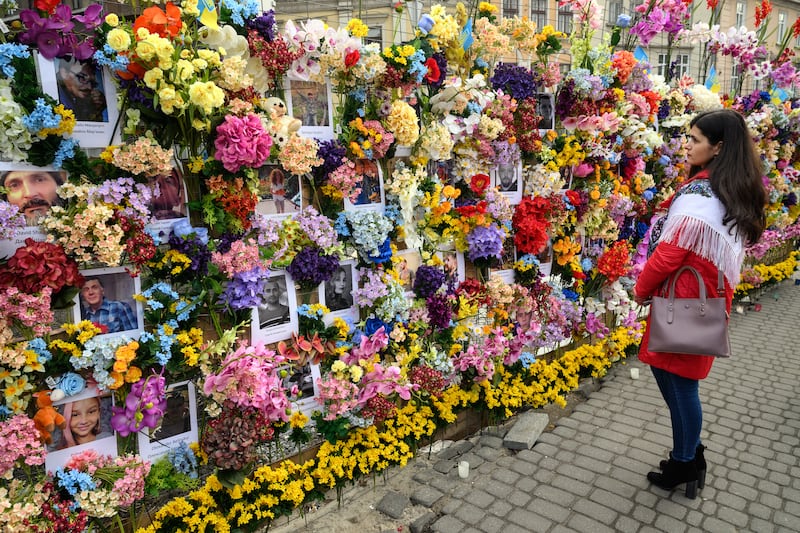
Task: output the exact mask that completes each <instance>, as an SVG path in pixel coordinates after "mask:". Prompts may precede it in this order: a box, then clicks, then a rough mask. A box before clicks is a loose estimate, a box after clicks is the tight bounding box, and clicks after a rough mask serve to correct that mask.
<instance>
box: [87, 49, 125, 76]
mask: <svg viewBox="0 0 800 533" xmlns="http://www.w3.org/2000/svg"><path fill="white" fill-rule="evenodd" d="M92 59H94V61H95V63H97V64H98V65H100V66H101V67H108V68H109V69H110V70H115V71H116V70H125V69H127V68H128V63H130V60H129V59H128V57H127V56H124V55H120V54H118V53H117V52H116V50H114V49H113V48H111V46H110V45H109V44H108V43H106V45H105V46H103V49H102V50H95V52H94V55H93V56H92Z"/></svg>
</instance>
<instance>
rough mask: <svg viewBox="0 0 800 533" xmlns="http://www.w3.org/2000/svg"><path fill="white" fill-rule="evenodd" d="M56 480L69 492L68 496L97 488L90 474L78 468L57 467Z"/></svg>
mask: <svg viewBox="0 0 800 533" xmlns="http://www.w3.org/2000/svg"><path fill="white" fill-rule="evenodd" d="M56 482H57V483H58V485H59V486H60V487H61V488H63V489H64V490H66V491H67V492H69V495H70V496H75V495H76V494H78V493H79V492H81V491H84V490H94V489H96V488H97V485H96V484H95V482H94V480H93V479H92V476H90V475H89V474H87V473H86V472H80V471H78V470H72V469H70V470H64V469H62V468H59V469H58V470H57V471H56Z"/></svg>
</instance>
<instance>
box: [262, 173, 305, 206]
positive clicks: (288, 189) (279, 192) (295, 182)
mask: <svg viewBox="0 0 800 533" xmlns="http://www.w3.org/2000/svg"><path fill="white" fill-rule="evenodd" d="M258 179H259V186H258V198H259V201H258V204H257V205H256V212H257V213H261V214H263V215H268V216H270V215H275V216H276V217H281V216H288V215H293V214H296V213H299V212H300V209H301V208H302V200H303V193H302V189H301V185H300V178H299V177H298V176H295V175H293V174H290V173H288V172H286V171H285V170H283V169H282V168H281V167H280V166H278V165H265V166H263V167H261V168H260V169H259V174H258Z"/></svg>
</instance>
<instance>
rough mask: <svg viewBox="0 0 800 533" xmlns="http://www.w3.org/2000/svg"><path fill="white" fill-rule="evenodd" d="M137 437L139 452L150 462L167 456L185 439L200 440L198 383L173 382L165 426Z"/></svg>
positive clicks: (168, 390) (143, 432)
mask: <svg viewBox="0 0 800 533" xmlns="http://www.w3.org/2000/svg"><path fill="white" fill-rule="evenodd" d="M137 438H138V441H139V453H140V455H141V456H142V457H143V458H144V459H146V460H148V461H154V460H156V459H158V458H159V457H162V456H164V455H166V454H167V453H168V452H169V450H170V449H172V448H176V447H178V446H180V444H181V443H182V442H185V443H187V444H191V443H192V442H197V397H196V392H195V388H194V384H193V383H191V382H190V381H183V382H180V383H173V384H171V385H169V386H168V387H167V409H166V411H165V412H164V417H163V418H162V419H161V425H160V426H159V427H158V428H156V430H155V431H153V432H147V431H141V432H139V433H138V435H137Z"/></svg>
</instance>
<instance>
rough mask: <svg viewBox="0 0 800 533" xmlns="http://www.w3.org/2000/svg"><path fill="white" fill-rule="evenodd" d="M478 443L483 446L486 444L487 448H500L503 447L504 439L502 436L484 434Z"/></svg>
mask: <svg viewBox="0 0 800 533" xmlns="http://www.w3.org/2000/svg"><path fill="white" fill-rule="evenodd" d="M478 443H479V444H480V445H481V446H485V447H487V448H495V449H498V450H499V449H500V448H502V447H503V439H502V438H501V437H497V436H494V435H483V436H481V438H480V440H479V441H478Z"/></svg>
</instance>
